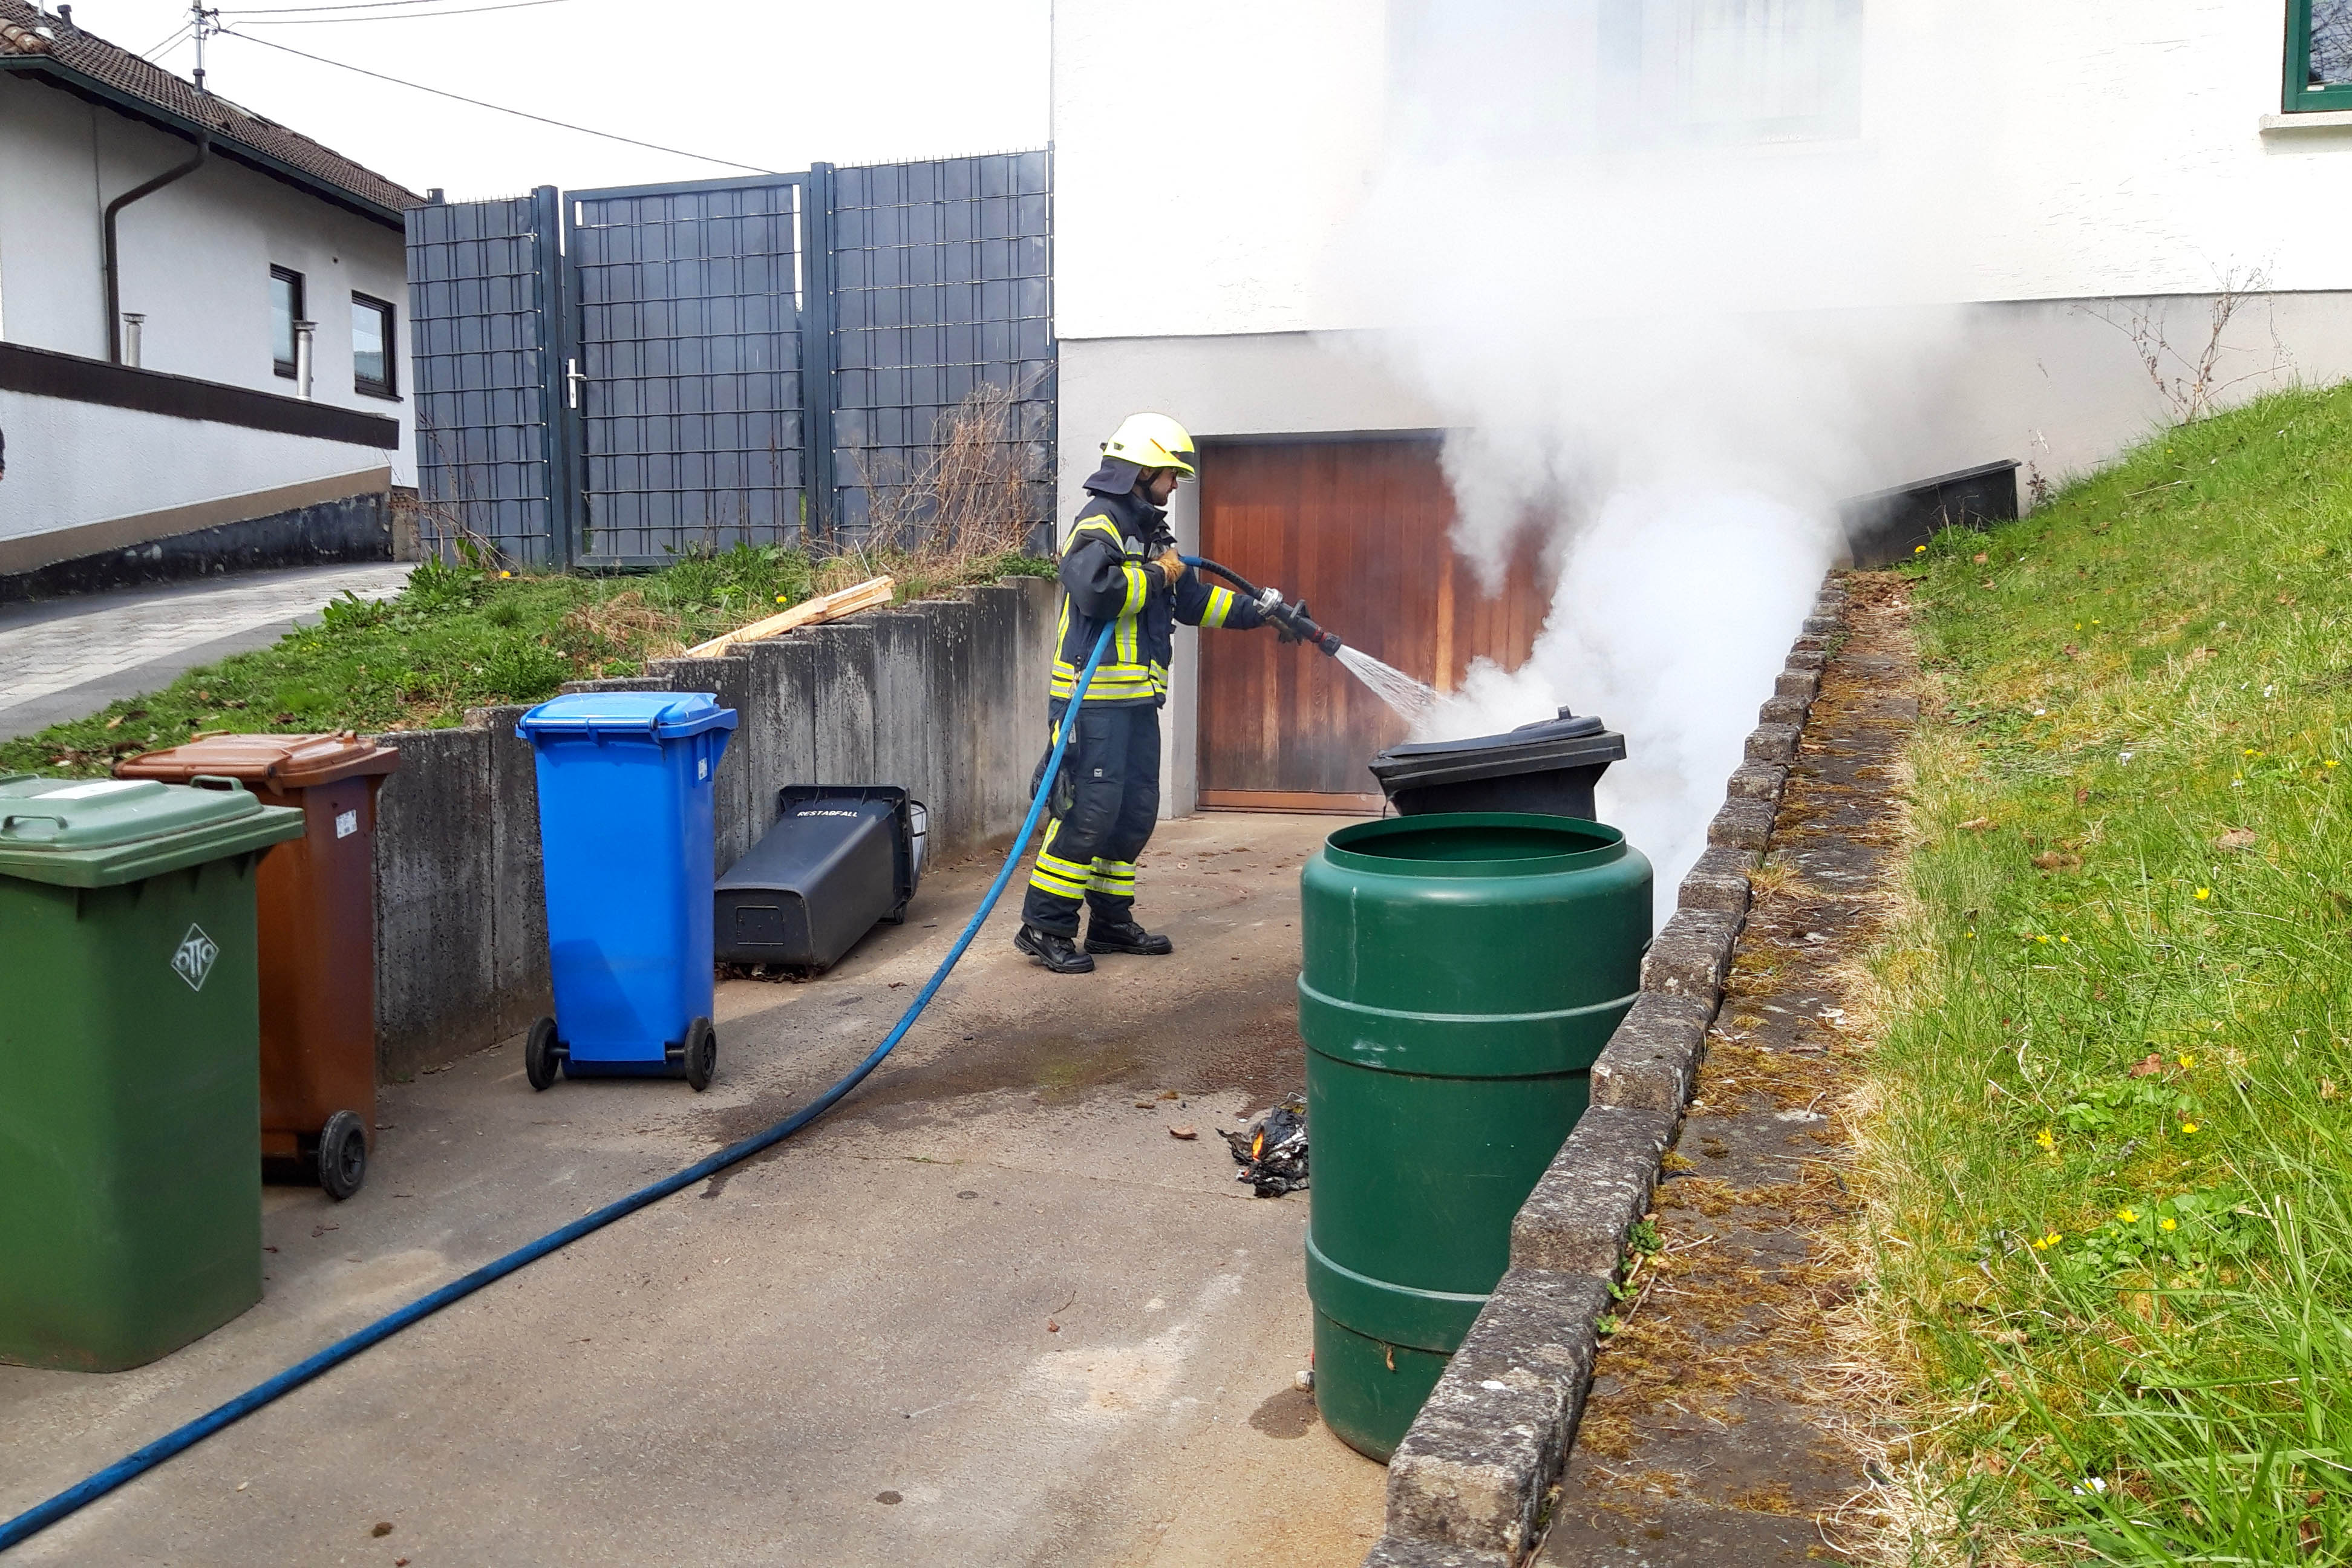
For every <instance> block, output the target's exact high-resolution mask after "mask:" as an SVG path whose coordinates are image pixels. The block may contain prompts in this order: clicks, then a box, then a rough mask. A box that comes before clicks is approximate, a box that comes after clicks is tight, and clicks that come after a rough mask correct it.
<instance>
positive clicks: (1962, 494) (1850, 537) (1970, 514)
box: [1838, 458, 2017, 569]
mask: <svg viewBox="0 0 2352 1568" xmlns="http://www.w3.org/2000/svg"><path fill="white" fill-rule="evenodd" d="M2016 515H2017V462H2016V460H2015V459H2014V458H2008V459H2004V460H2003V461H2000V462H1998V463H1979V465H1977V466H1976V467H1975V468H1962V469H1960V470H1959V471H1958V473H1951V474H1938V475H1937V476H1936V477H1935V478H1934V479H1921V480H1920V481H1919V482H1918V483H1917V484H1915V485H1902V486H1898V487H1897V488H1895V489H1891V490H1880V491H1877V492H1876V493H1875V494H1873V495H1866V496H1856V497H1854V498H1853V500H1848V501H1843V502H1842V503H1840V505H1839V507H1838V519H1839V521H1840V522H1841V523H1842V524H1843V526H1844V528H1845V548H1846V555H1847V557H1848V559H1847V561H1846V563H1845V564H1848V565H1852V566H1855V567H1859V568H1864V569H1867V568H1870V567H1873V566H1891V565H1893V564H1894V563H1896V562H1898V561H1908V560H1910V559H1911V557H1912V555H1913V553H1914V552H1915V551H1916V547H1917V546H1919V545H1922V544H1925V543H1927V542H1928V541H1929V540H1931V539H1933V538H1935V537H1936V535H1937V532H1938V531H1941V530H1943V529H1947V528H1983V527H1984V526H1985V525H1986V524H1988V523H1994V522H2007V521H2009V520H2010V519H2011V518H2013V517H2015V516H2016Z"/></svg>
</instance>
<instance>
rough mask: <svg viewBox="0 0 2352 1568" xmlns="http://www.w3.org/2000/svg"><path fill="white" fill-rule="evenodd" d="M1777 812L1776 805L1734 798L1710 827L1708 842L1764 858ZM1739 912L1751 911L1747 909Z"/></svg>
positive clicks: (1707, 828)
mask: <svg viewBox="0 0 2352 1568" xmlns="http://www.w3.org/2000/svg"><path fill="white" fill-rule="evenodd" d="M1776 809H1777V807H1776V805H1775V804H1774V803H1773V802H1772V801H1769V800H1754V799H1750V798H1748V797H1746V796H1743V795H1733V796H1732V797H1731V798H1730V799H1728V800H1727V801H1725V802H1724V803H1723V809H1722V810H1720V811H1718V812H1717V813H1716V814H1715V820H1714V821H1712V822H1710V823H1708V824H1707V825H1706V841H1707V842H1708V843H1709V844H1714V845H1723V846H1727V847H1730V848H1733V849H1753V850H1755V851H1756V852H1757V853H1758V854H1759V855H1760V854H1762V853H1763V851H1764V845H1765V842H1766V841H1767V840H1768V839H1769V838H1770V837H1772V817H1773V814H1774V812H1775V810H1776ZM1739 912H1741V913H1743V914H1744V913H1746V912H1747V911H1746V909H1745V908H1744V907H1743V908H1742V909H1741V910H1740V911H1739Z"/></svg>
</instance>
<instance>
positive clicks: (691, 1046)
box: [686, 1018, 719, 1094]
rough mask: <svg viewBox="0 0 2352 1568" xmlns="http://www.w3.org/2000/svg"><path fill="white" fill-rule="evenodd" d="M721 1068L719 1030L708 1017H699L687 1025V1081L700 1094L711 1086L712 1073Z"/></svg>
mask: <svg viewBox="0 0 2352 1568" xmlns="http://www.w3.org/2000/svg"><path fill="white" fill-rule="evenodd" d="M718 1070H719V1031H718V1030H716V1029H714V1028H712V1027H711V1026H710V1020H709V1019H708V1018H697V1019H696V1020H695V1021H694V1022H693V1023H691V1024H688V1026H686V1081H687V1082H688V1084H689V1085H691V1086H692V1087H693V1089H694V1092H695V1093H697V1094H700V1093H701V1092H702V1091H703V1090H704V1089H709V1087H710V1075H711V1074H713V1073H715V1072H717V1071H718Z"/></svg>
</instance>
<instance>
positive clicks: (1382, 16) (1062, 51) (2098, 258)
mask: <svg viewBox="0 0 2352 1568" xmlns="http://www.w3.org/2000/svg"><path fill="white" fill-rule="evenodd" d="M1455 3H1459V4H1463V5H1473V6H1482V7H1492V6H1493V5H1496V0H1455ZM1590 4H1591V0H1586V7H1587V8H1589V6H1590ZM1579 9H1580V7H1579V6H1578V5H1577V4H1576V0H1563V5H1561V7H1560V10H1561V11H1562V12H1564V13H1573V12H1575V11H1577V10H1579ZM1136 23H1137V16H1136V13H1135V11H1134V9H1133V7H1132V6H1131V5H1127V4H1125V3H1124V0H1057V4H1056V5H1055V15H1054V51H1055V52H1054V94H1055V102H1054V138H1055V256H1056V278H1055V302H1056V328H1057V331H1058V333H1059V335H1060V337H1061V338H1062V340H1063V341H1065V342H1068V341H1070V340H1072V339H1082V338H1139V337H1150V336H1161V335H1172V334H1183V335H1195V334H1205V333H1221V332H1272V331H1313V330H1318V329H1328V328H1340V327H1348V326H1353V325H1361V324H1364V321H1363V320H1362V319H1361V312H1360V311H1351V310H1349V308H1348V307H1347V306H1346V305H1345V304H1344V303H1343V302H1342V300H1341V299H1340V298H1339V295H1338V293H1337V292H1336V291H1335V290H1333V289H1330V288H1328V286H1327V285H1328V277H1327V274H1326V272H1325V258H1326V255H1327V252H1328V247H1329V246H1330V244H1331V242H1332V241H1333V239H1334V238H1335V237H1339V236H1342V235H1347V234H1349V218H1350V217H1351V216H1352V215H1353V214H1354V212H1355V211H1356V208H1357V205H1358V203H1359V201H1360V198H1361V196H1362V195H1363V193H1364V191H1365V190H1366V188H1367V186H1368V184H1370V181H1371V180H1372V179H1373V177H1374V176H1375V174H1376V173H1377V172H1378V170H1379V169H1380V167H1381V159H1382V153H1383V144H1384V137H1385V136H1386V134H1387V133H1388V124H1387V95H1388V86H1389V79H1390V73H1391V69H1402V68H1405V67H1406V66H1408V65H1409V64H1410V62H1397V61H1392V60H1391V58H1390V47H1389V40H1390V38H1391V35H1392V32H1398V33H1400V34H1401V29H1392V27H1391V4H1390V3H1387V0H1290V3H1287V4H1284V5H1256V4H1246V3H1244V0H1203V3H1202V4H1199V5H1194V6H1193V7H1192V8H1191V9H1190V10H1188V11H1187V13H1186V14H1185V18H1184V21H1183V23H1182V25H1181V26H1175V27H1170V28H1158V29H1153V30H1152V31H1151V33H1150V39H1149V45H1148V47H1145V46H1144V45H1143V44H1141V43H1139V39H1138V33H1137V26H1136ZM2282 27H2283V13H2282V11H2281V8H2280V6H2279V5H2276V4H2259V5H2258V4H2253V3H2251V0H2083V3H2080V4H2068V5H2051V4H2049V3H2048V0H1977V3H1975V4H1972V5H1969V6H1966V7H1958V6H1954V5H1950V4H1949V0H1867V3H1866V5H1865V6H1864V39H1865V57H1866V58H1868V59H1869V60H1871V61H1872V62H1873V63H1874V67H1875V69H1874V70H1872V71H1870V72H1866V74H1865V81H1866V83H1868V85H1867V86H1866V87H1865V89H1864V97H1863V103H1862V110H1861V119H1862V135H1861V140H1860V141H1859V142H1856V143H1853V147H1854V148H1855V150H1856V152H1857V153H1863V154H1868V153H1874V152H1885V151H1887V150H1890V149H1891V150H1898V151H1899V150H1902V149H1905V148H1906V147H1909V146H1913V145H1916V146H1920V147H1926V146H1928V145H1930V144H1937V145H1941V146H1944V147H1947V148H1950V147H1952V146H1953V145H1954V144H1957V156H1958V160H1959V162H1960V163H1961V164H1962V165H1963V166H1964V167H1965V168H1966V169H1967V171H1968V178H1967V181H1966V183H1965V184H1953V185H1951V186H1949V187H1948V191H1947V192H1946V193H1945V194H1948V203H1947V204H1946V205H1941V206H1940V207H1934V206H1931V208H1930V210H1928V211H1927V213H1925V214H1924V215H1923V216H1921V217H1920V218H1919V219H1918V220H1917V221H1919V222H1920V223H1921V224H1922V225H1923V227H1924V226H1927V225H1928V224H1930V223H1937V224H1940V225H1941V226H1942V227H1941V229H1940V232H1937V233H1935V234H1933V235H1927V234H1925V233H1923V235H1922V239H1923V241H1931V242H1932V244H1933V245H1934V247H1937V248H1939V249H1946V250H1948V251H1949V252H1951V253H1952V254H1953V255H1954V256H1955V257H1956V258H1959V259H1960V260H1961V261H1963V262H1964V265H1963V266H1959V267H1956V268H1951V269H1948V271H1946V273H1945V275H1944V276H1943V277H1942V278H1941V279H1939V286H1938V289H1937V294H1936V296H1935V297H1937V298H1939V299H1944V300H2042V299H2060V300H2065V299H2081V298H2091V297H2100V296H2111V295H2138V294H2165V293H2182V292H2199V291H2203V290H2207V289H2212V288H2213V287H2214V286H2215V282H2216V279H2217V277H2218V276H2219V275H2221V274H2224V273H2231V272H2234V273H2236V274H2237V275H2238V276H2240V277H2241V278H2242V277H2244V276H2246V275H2247V274H2248V273H2250V272H2252V271H2254V270H2260V271H2261V272H2263V274H2265V275H2266V276H2267V277H2268V279H2269V280H2270V282H2271V285H2272V286H2273V287H2274V288H2278V289H2294V290H2324V289H2352V202H2347V201H2346V200H2345V199H2344V195H2343V193H2344V191H2345V189H2346V186H2347V181H2352V130H2337V131H2335V132H2314V131H2309V130H2303V131H2295V130H2273V131H2268V132H2266V131H2265V130H2264V129H2263V118H2264V116H2265V115H2273V116H2274V115H2275V111H2276V110H2278V107H2279V99H2280V88H2281V57H2282V53H2283V47H2282V46H2283V37H2282ZM1923 67H1924V68H1923ZM1938 72H1939V73H1940V74H1936V73H1938ZM1494 220H1495V221H1494V222H1493V224H1492V225H1491V226H1488V227H1487V228H1486V231H1485V232H1466V233H1463V234H1461V235H1459V237H1458V243H1459V244H1460V245H1461V246H1463V247H1466V248H1468V249H1469V250H1471V251H1473V252H1475V251H1477V250H1480V249H1484V250H1486V251H1488V252H1491V253H1492V254H1493V256H1494V258H1495V265H1496V267H1498V268H1516V267H1526V266H1539V265H1541V258H1540V257H1530V256H1527V255H1524V254H1521V253H1519V252H1517V251H1516V250H1515V249H1514V248H1513V247H1512V244H1511V237H1512V227H1513V226H1512V225H1511V223H1510V221H1509V215H1508V214H1507V213H1496V214H1495V215H1494ZM1355 239H1356V242H1358V243H1364V242H1365V241H1363V240H1362V238H1361V237H1355ZM1370 242H1372V243H1377V240H1376V239H1375V240H1373V241H1370Z"/></svg>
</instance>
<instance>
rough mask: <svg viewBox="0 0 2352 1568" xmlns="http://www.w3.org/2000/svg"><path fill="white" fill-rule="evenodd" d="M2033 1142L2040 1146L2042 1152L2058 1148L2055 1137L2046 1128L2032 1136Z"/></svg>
mask: <svg viewBox="0 0 2352 1568" xmlns="http://www.w3.org/2000/svg"><path fill="white" fill-rule="evenodd" d="M2033 1141H2034V1142H2036V1143H2039V1144H2041V1145H2042V1150H2043V1152H2048V1151H2050V1150H2052V1149H2055V1148H2056V1147H2058V1139H2057V1136H2056V1135H2055V1134H2054V1133H2053V1132H2052V1131H2050V1129H2048V1128H2047V1127H2045V1128H2043V1129H2042V1131H2039V1132H2036V1133H2035V1134H2034V1135H2033Z"/></svg>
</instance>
